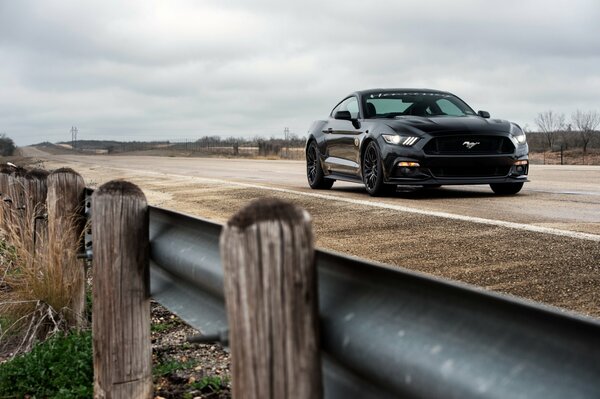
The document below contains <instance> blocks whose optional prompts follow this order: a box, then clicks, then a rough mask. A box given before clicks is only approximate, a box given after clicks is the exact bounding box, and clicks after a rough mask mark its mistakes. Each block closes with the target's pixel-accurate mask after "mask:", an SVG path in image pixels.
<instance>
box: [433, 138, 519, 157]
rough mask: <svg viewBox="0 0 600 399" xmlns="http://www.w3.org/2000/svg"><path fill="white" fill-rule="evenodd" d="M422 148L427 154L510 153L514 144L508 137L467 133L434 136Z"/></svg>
mask: <svg viewBox="0 0 600 399" xmlns="http://www.w3.org/2000/svg"><path fill="white" fill-rule="evenodd" d="M472 144H474V145H472ZM469 147H471V148H469ZM423 150H424V151H425V153H426V154H429V155H482V154H511V153H513V152H514V150H515V146H514V144H513V143H512V141H510V139H509V138H508V137H503V136H476V135H469V136H450V137H435V138H433V139H431V140H430V141H429V142H428V143H427V144H426V145H425V147H424V148H423Z"/></svg>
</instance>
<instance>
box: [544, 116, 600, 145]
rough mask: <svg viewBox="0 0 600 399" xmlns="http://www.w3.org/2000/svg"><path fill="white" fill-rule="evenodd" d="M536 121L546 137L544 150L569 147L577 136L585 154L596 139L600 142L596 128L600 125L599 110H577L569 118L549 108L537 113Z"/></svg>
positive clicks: (599, 134) (599, 133)
mask: <svg viewBox="0 0 600 399" xmlns="http://www.w3.org/2000/svg"><path fill="white" fill-rule="evenodd" d="M534 122H535V124H536V125H537V127H538V129H539V133H540V134H541V135H542V136H543V138H544V150H545V149H546V148H548V149H550V150H551V151H552V150H554V149H557V147H559V148H563V149H567V148H568V147H569V146H573V145H574V140H573V139H575V138H576V139H577V140H576V141H578V142H579V145H581V147H582V148H583V153H584V154H585V153H587V150H588V147H589V146H590V143H592V141H593V140H594V139H596V141H599V142H600V138H599V136H600V132H598V131H597V130H596V129H597V128H598V126H599V125H600V113H598V112H597V111H593V110H592V111H581V110H577V111H575V112H574V113H573V114H572V115H571V117H570V119H569V120H567V118H566V117H565V114H564V113H556V112H554V111H552V110H549V111H545V112H540V113H539V114H537V116H536V118H535V120H534ZM599 144H600V143H599ZM575 145H577V144H575Z"/></svg>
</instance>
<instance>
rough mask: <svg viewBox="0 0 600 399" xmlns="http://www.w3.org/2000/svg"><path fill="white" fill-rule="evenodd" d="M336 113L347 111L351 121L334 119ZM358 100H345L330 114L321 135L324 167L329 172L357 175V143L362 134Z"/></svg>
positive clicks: (352, 98)
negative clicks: (324, 147) (322, 138)
mask: <svg viewBox="0 0 600 399" xmlns="http://www.w3.org/2000/svg"><path fill="white" fill-rule="evenodd" d="M338 111H348V112H350V116H351V118H352V120H343V119H335V118H334V116H335V115H336V113H337V112H338ZM358 118H359V110H358V99H357V98H356V97H354V96H351V97H348V98H346V99H345V100H344V101H342V102H341V103H340V104H339V105H338V106H337V107H336V108H334V110H333V111H332V112H331V117H330V119H329V121H328V123H327V125H326V126H324V129H323V133H324V135H325V137H326V155H327V156H326V158H325V166H326V167H327V168H328V169H329V171H330V172H337V173H342V174H352V175H358V171H359V167H360V166H359V155H358V145H357V142H358V141H359V140H360V136H361V135H362V134H363V129H361V128H360V123H359V122H358Z"/></svg>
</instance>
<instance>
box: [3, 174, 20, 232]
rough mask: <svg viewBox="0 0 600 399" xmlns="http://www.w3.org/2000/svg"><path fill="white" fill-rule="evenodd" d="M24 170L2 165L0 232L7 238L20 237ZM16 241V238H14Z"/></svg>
mask: <svg viewBox="0 0 600 399" xmlns="http://www.w3.org/2000/svg"><path fill="white" fill-rule="evenodd" d="M25 172H26V171H25V169H23V168H21V167H12V166H8V165H3V167H2V173H1V175H2V177H1V178H0V190H1V192H2V219H1V222H2V225H1V227H2V230H3V231H4V232H5V233H6V234H7V235H8V236H9V238H10V236H19V237H20V236H21V232H22V224H23V220H22V218H21V216H22V215H21V214H22V211H23V209H24V204H23V202H24V198H25V193H24V190H23V180H24V179H23V177H24V175H25ZM15 239H16V238H15Z"/></svg>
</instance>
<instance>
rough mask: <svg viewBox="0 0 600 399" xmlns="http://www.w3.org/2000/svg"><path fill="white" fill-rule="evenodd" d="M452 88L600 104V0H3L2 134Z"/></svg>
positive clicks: (506, 104)
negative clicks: (385, 90)
mask: <svg viewBox="0 0 600 399" xmlns="http://www.w3.org/2000/svg"><path fill="white" fill-rule="evenodd" d="M373 87H425V88H434V89H440V90H448V91H451V92H454V93H455V94H457V95H458V96H459V97H461V98H463V99H464V100H465V101H467V102H468V103H469V104H470V105H471V106H472V107H473V108H475V109H476V110H479V109H483V110H487V111H489V112H490V113H491V114H492V117H498V118H503V119H509V120H512V121H514V122H517V123H520V124H522V125H525V124H527V126H528V127H529V128H530V129H532V128H534V124H533V119H534V118H535V116H536V115H537V113H538V112H542V111H545V110H549V109H552V110H554V111H555V112H564V113H565V114H566V115H570V114H571V113H572V112H573V111H574V110H575V109H577V108H580V109H582V110H590V109H595V110H599V111H600V1H598V0H589V1H584V0H581V1H580V0H568V1H555V0H552V1H547V0H546V1H543V0H540V1H537V0H514V1H513V0H503V1H498V2H496V1H494V2H491V1H485V0H481V1H467V0H465V1H461V0H454V1H446V0H439V1H427V0H420V1H400V0H396V1H393V0H389V1H385V0H370V1H365V0H362V1H352V0H345V1H312V0H304V1H297V2H286V1H281V0H259V1H256V0H253V1H242V0H240V1H227V0H215V1H201V0H196V1H154V0H139V1H133V0H128V1H113V0H101V1H91V0H86V1H80V0H73V1H66V0H44V1H29V0H15V1H12V0H0V133H6V134H7V135H8V136H9V137H12V138H13V139H14V140H15V141H16V143H17V144H18V145H25V144H30V143H37V142H41V141H52V142H57V141H63V140H70V136H71V134H70V128H71V126H73V125H74V126H77V127H78V129H79V138H80V139H117V140H147V139H152V140H158V139H171V140H173V139H183V138H190V139H195V138H199V137H201V136H204V135H221V136H256V135H261V136H266V137H270V136H275V137H277V136H278V137H282V136H283V129H284V127H289V128H290V131H291V132H292V133H295V134H297V135H299V136H302V135H305V134H306V131H307V130H308V128H309V126H310V123H311V122H312V121H313V120H314V119H322V118H325V117H326V116H327V115H328V113H329V111H330V110H331V108H332V107H333V106H334V105H335V103H336V102H337V101H338V100H340V99H342V97H343V96H345V95H346V94H348V93H350V92H352V91H354V90H359V89H367V88H373Z"/></svg>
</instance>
